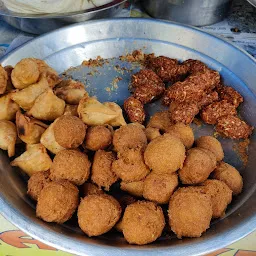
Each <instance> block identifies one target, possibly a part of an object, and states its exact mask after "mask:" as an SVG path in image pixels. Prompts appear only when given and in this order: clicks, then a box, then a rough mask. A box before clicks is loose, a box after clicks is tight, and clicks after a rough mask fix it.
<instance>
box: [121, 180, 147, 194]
mask: <svg viewBox="0 0 256 256" xmlns="http://www.w3.org/2000/svg"><path fill="white" fill-rule="evenodd" d="M144 181H145V178H144V179H142V180H139V181H132V182H124V181H122V182H121V183H120V189H121V190H123V191H126V192H128V193H129V194H131V195H133V196H137V197H142V196H143V188H144Z"/></svg>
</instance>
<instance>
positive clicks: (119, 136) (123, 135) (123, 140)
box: [113, 124, 147, 152]
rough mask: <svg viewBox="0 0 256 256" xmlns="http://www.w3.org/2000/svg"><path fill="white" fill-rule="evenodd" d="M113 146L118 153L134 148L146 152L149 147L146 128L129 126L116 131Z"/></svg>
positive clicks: (137, 125) (135, 125)
mask: <svg viewBox="0 0 256 256" xmlns="http://www.w3.org/2000/svg"><path fill="white" fill-rule="evenodd" d="M113 146H114V149H115V151H117V152H122V151H125V150H126V149H132V148H135V149H141V150H143V151H144V150H145V148H146V146H147V137H146V134H145V132H144V126H142V125H139V124H128V125H126V126H122V127H121V128H119V129H118V130H115V133H114V136H113Z"/></svg>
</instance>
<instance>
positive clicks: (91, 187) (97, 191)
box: [81, 182, 104, 197]
mask: <svg viewBox="0 0 256 256" xmlns="http://www.w3.org/2000/svg"><path fill="white" fill-rule="evenodd" d="M81 192H82V196H83V197H85V196H89V195H102V194H104V191H103V190H102V189H101V188H99V187H98V186H96V185H95V184H93V183H90V182H85V183H84V184H83V185H82V186H81Z"/></svg>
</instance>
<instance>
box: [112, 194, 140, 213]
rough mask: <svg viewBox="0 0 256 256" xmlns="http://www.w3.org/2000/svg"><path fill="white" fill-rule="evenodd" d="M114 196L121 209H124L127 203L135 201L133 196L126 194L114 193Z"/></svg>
mask: <svg viewBox="0 0 256 256" xmlns="http://www.w3.org/2000/svg"><path fill="white" fill-rule="evenodd" d="M114 197H115V199H116V200H117V201H118V202H119V204H120V206H121V208H122V211H124V210H125V208H126V207H127V206H128V205H130V204H133V203H135V202H137V200H136V199H135V198H134V197H133V196H131V195H128V194H122V193H116V194H115V195H114Z"/></svg>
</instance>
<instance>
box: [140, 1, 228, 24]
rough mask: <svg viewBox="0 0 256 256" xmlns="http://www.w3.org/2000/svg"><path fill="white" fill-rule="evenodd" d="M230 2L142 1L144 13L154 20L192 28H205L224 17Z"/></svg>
mask: <svg viewBox="0 0 256 256" xmlns="http://www.w3.org/2000/svg"><path fill="white" fill-rule="evenodd" d="M231 2H232V0H142V4H143V6H144V8H145V9H146V11H147V12H148V13H149V14H150V15H151V16H153V17H155V18H160V19H167V20H173V21H177V22H181V23H185V24H189V25H193V26H205V25H210V24H213V23H216V22H219V21H221V20H222V19H224V18H225V17H226V15H227V14H228V11H229V9H230V5H231Z"/></svg>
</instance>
